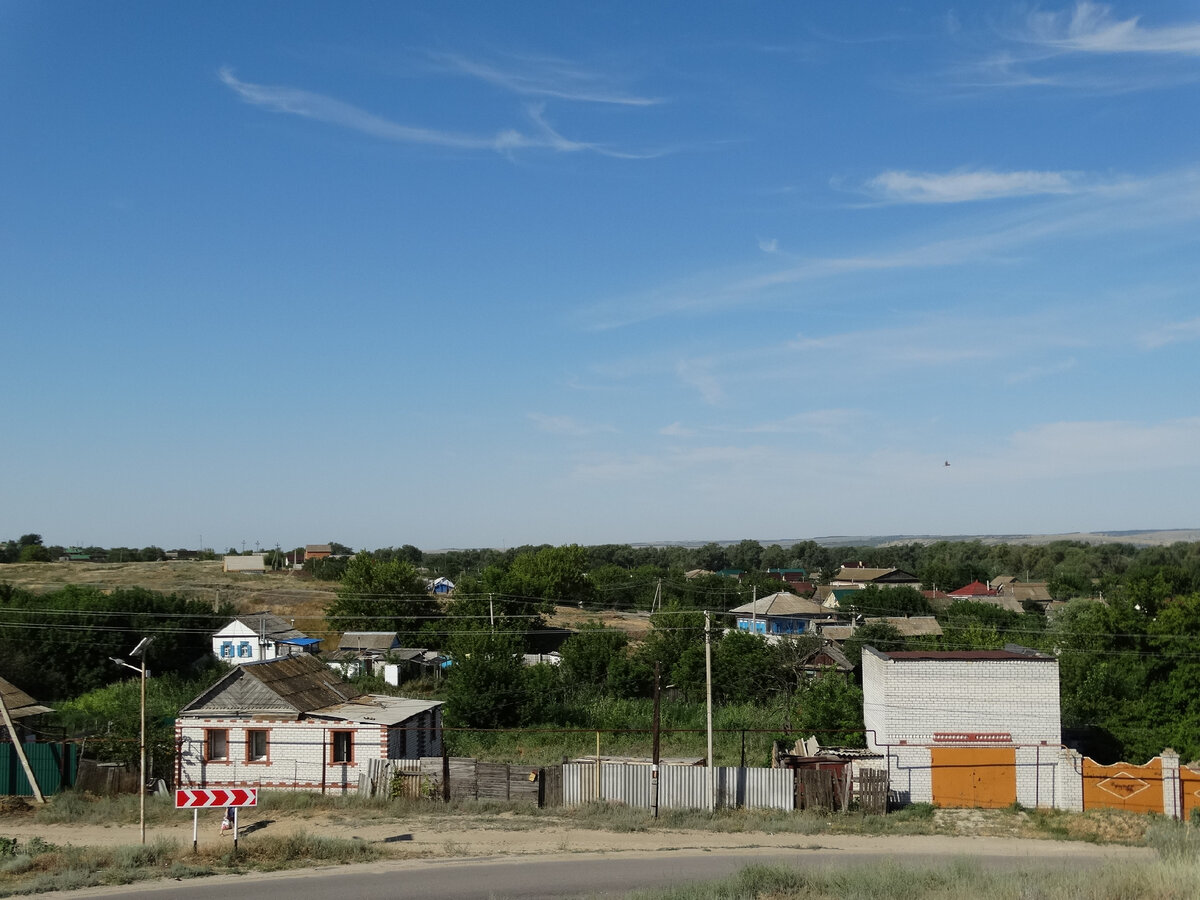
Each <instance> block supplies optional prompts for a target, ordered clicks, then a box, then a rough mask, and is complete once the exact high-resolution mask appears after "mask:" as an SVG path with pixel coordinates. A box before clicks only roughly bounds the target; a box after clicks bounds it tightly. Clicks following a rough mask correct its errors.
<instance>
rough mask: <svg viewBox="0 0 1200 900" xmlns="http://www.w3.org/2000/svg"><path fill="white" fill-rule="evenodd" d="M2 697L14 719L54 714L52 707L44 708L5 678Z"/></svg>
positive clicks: (0, 684)
mask: <svg viewBox="0 0 1200 900" xmlns="http://www.w3.org/2000/svg"><path fill="white" fill-rule="evenodd" d="M0 696H3V697H4V708H5V709H7V710H8V714H9V716H10V717H12V718H13V719H23V718H25V717H26V716H36V715H38V714H39V713H48V712H54V710H52V709H51V708H50V707H48V706H42V705H41V704H40V703H38V702H37V701H36V700H34V699H33V698H32V697H30V696H29V695H28V694H27V693H25V692H24V691H23V690H21V689H20V688H19V687H17V686H16V685H15V684H13V683H12V682H11V681H6V680H5V679H3V678H0Z"/></svg>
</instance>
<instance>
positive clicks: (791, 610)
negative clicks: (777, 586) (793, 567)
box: [730, 591, 829, 618]
mask: <svg viewBox="0 0 1200 900" xmlns="http://www.w3.org/2000/svg"><path fill="white" fill-rule="evenodd" d="M730 612H732V613H744V614H745V615H751V614H753V615H756V616H763V617H764V618H765V617H767V616H825V615H828V614H829V611H828V610H827V609H825V608H824V607H823V606H821V604H820V603H817V602H816V601H815V600H810V599H808V598H807V597H797V596H796V595H795V594H789V593H787V592H786V591H780V592H778V593H775V594H767V596H765V597H759V598H758V599H757V600H755V601H753V602H752V603H743V604H742V605H741V606H735V607H734V608H733V609H731V610H730Z"/></svg>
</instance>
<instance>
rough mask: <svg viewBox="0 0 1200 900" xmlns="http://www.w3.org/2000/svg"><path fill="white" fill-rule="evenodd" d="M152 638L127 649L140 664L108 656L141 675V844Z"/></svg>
mask: <svg viewBox="0 0 1200 900" xmlns="http://www.w3.org/2000/svg"><path fill="white" fill-rule="evenodd" d="M152 640H154V638H142V639H141V640H140V641H138V645H137V646H136V647H134V648H133V649H132V650H130V651H129V655H130V656H136V657H139V658H140V659H141V663H142V664H141V666H131V665H130V664H129V663H127V662H125V660H123V659H117V658H116V657H115V656H110V657H109V659H111V660H112V661H113V662H115V663H116V664H117V665H118V666H124V667H125V668H127V669H133V671H135V672H139V673H140V674H141V676H142V677H141V682H142V734H141V739H140V740H139V742H138V744H139V749H140V751H141V767H140V769H139V774H138V826H139V827H140V828H141V832H142V843H143V844H144V843H146V676H147V675H149V674H150V673H149V672H147V671H146V648H147V647H149V646H150V642H151V641H152Z"/></svg>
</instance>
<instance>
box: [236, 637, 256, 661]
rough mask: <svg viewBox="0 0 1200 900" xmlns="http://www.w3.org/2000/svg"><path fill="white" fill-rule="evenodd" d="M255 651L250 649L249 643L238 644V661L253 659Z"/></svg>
mask: <svg viewBox="0 0 1200 900" xmlns="http://www.w3.org/2000/svg"><path fill="white" fill-rule="evenodd" d="M253 658H254V651H253V650H252V649H251V648H250V642H249V641H242V642H241V643H240V644H238V659H253Z"/></svg>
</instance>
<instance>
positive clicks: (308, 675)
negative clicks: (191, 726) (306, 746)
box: [179, 653, 364, 716]
mask: <svg viewBox="0 0 1200 900" xmlns="http://www.w3.org/2000/svg"><path fill="white" fill-rule="evenodd" d="M362 696H364V695H363V692H362V691H360V690H359V689H358V688H356V687H355V686H354V685H352V684H350V683H349V682H347V681H345V680H343V679H342V678H340V677H339V676H338V675H337V673H336V672H334V671H333V670H332V669H330V668H329V667H328V666H327V665H325V664H324V663H323V662H321V661H320V660H319V659H317V658H316V657H315V656H312V655H310V654H307V653H300V654H297V655H295V656H284V657H281V658H280V659H270V660H266V661H264V662H249V663H242V664H241V665H239V666H237V667H236V668H234V669H233V670H231V671H230V673H229V674H228V675H226V676H225V677H224V678H222V679H221V680H220V681H218V682H217V683H216V684H214V685H213V686H212V687H210V688H209V689H208V690H206V691H204V692H203V693H202V694H201V695H200V696H199V697H197V698H196V699H195V700H193V701H192V702H191V703H189V704H188V705H187V706H185V707H183V709H181V710H180V711H179V714H180V715H181V716H183V715H218V714H233V715H247V714H253V713H259V712H261V713H275V714H290V715H294V716H299V715H303V714H305V713H310V712H312V711H314V710H318V709H323V708H325V707H329V706H335V705H338V704H342V703H345V702H347V701H349V700H354V699H355V698H357V697H362Z"/></svg>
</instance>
